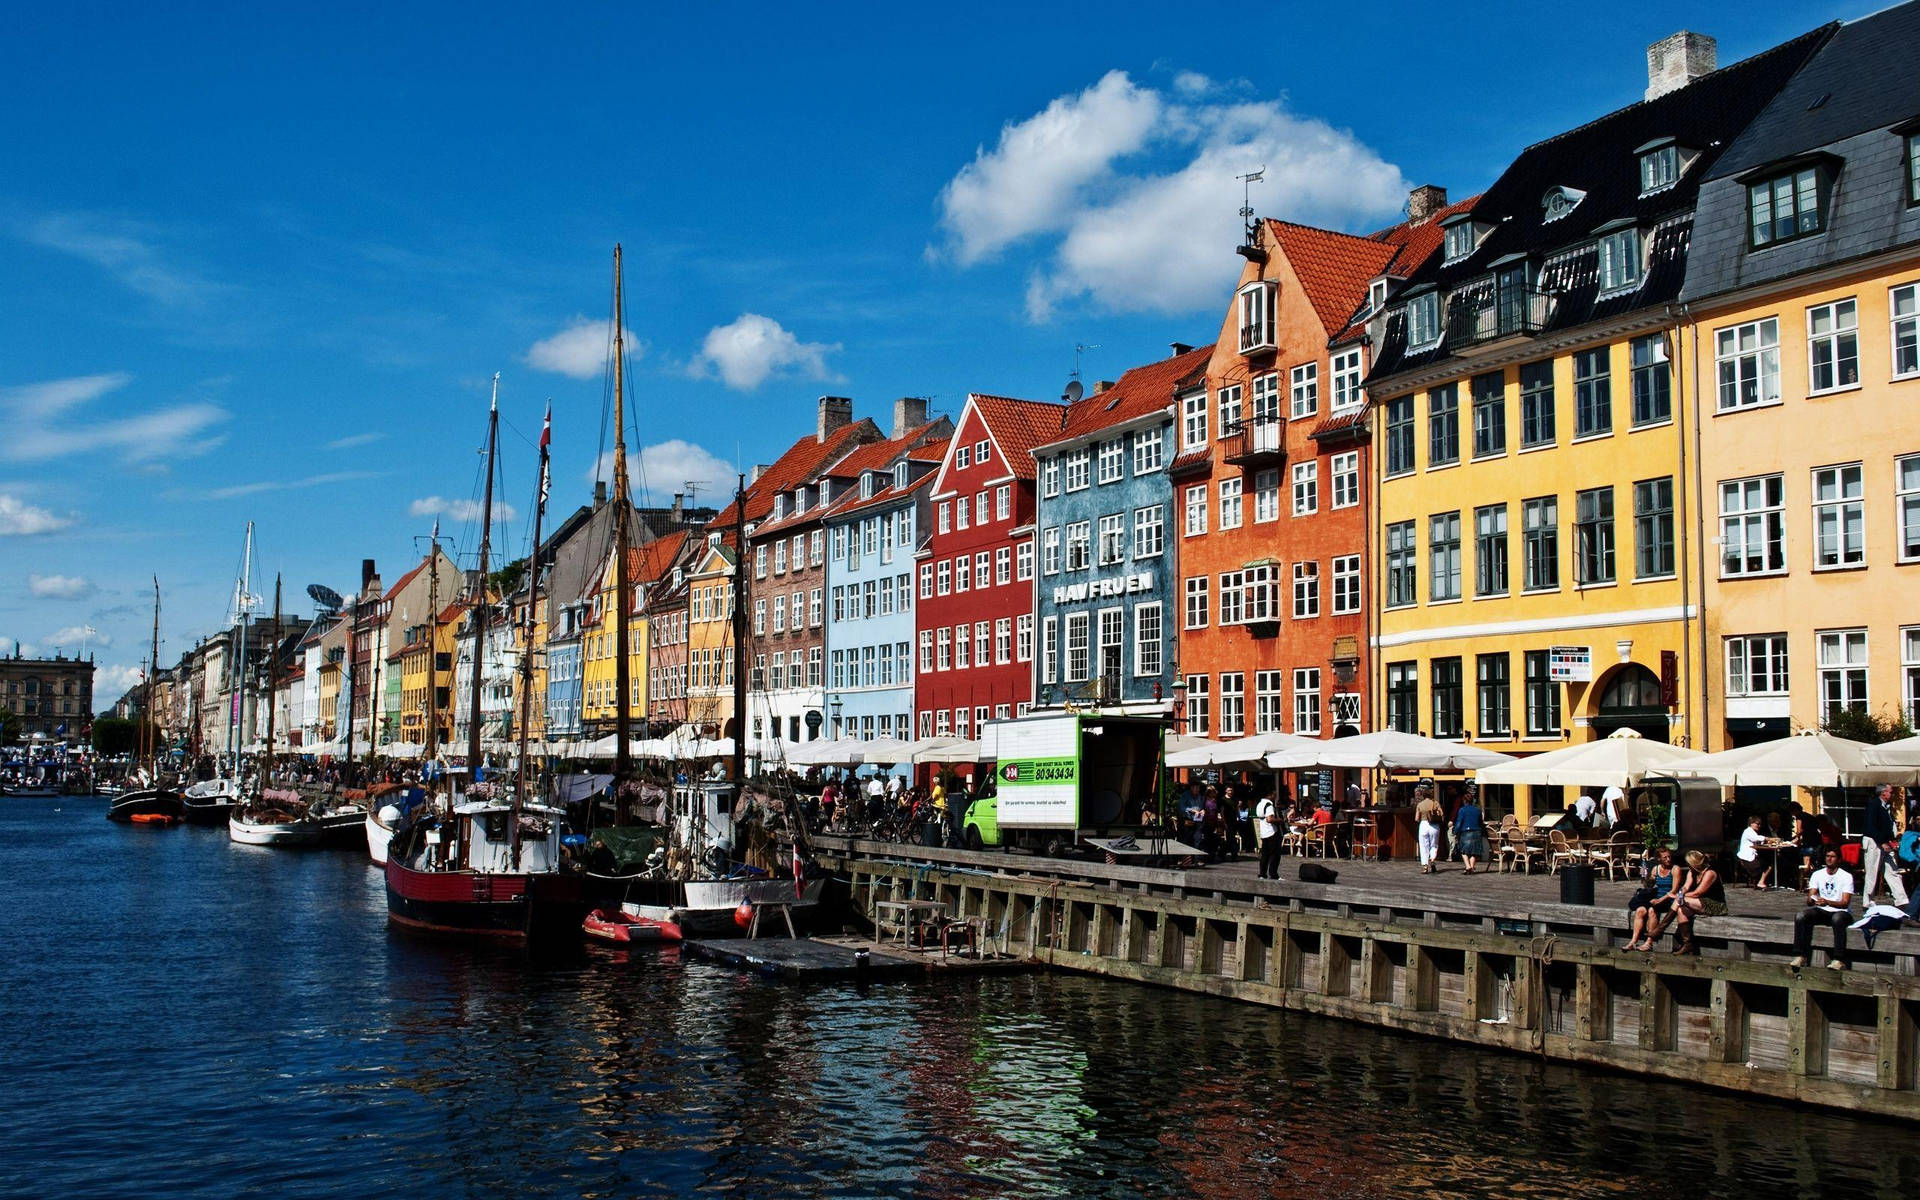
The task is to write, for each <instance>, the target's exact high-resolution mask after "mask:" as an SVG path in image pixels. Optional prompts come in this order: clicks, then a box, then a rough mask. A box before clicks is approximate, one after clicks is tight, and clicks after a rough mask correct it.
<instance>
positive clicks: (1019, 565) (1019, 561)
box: [1013, 537, 1033, 582]
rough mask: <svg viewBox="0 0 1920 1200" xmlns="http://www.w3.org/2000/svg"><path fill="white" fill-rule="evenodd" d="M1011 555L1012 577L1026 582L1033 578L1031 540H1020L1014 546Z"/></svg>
mask: <svg viewBox="0 0 1920 1200" xmlns="http://www.w3.org/2000/svg"><path fill="white" fill-rule="evenodd" d="M1013 549H1014V554H1013V577H1014V578H1015V579H1017V580H1021V581H1023V582H1024V581H1026V580H1029V579H1032V578H1033V539H1032V538H1030V537H1029V538H1022V539H1020V544H1019V545H1017V546H1015V547H1014V548H1013Z"/></svg>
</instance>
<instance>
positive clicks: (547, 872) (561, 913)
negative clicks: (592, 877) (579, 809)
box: [386, 802, 592, 943]
mask: <svg viewBox="0 0 1920 1200" xmlns="http://www.w3.org/2000/svg"><path fill="white" fill-rule="evenodd" d="M564 819H565V814H564V813H563V812H562V811H561V810H559V809H556V808H548V807H546V806H545V805H516V804H501V803H491V802H475V803H470V804H462V805H459V806H458V807H456V808H455V809H454V812H453V816H452V824H451V829H452V834H451V836H449V835H448V825H447V823H446V822H445V821H443V820H442V819H441V818H440V817H438V816H435V815H433V814H425V815H423V816H422V817H421V818H420V819H419V820H418V821H415V822H413V823H411V824H408V825H405V826H404V827H402V828H401V829H400V830H399V831H398V832H396V833H395V835H394V839H393V842H392V843H391V845H390V846H389V847H388V854H387V865H386V876H387V920H388V921H389V922H391V923H392V924H395V925H400V926H404V927H407V928H411V929H417V930H422V931H425V932H428V933H434V934H442V935H452V936H456V937H474V938H499V939H506V940H518V941H527V942H529V943H535V942H537V943H562V942H569V941H571V942H577V941H579V940H580V937H581V934H582V929H581V923H582V921H583V920H584V919H585V918H586V915H587V912H588V911H589V909H590V908H591V907H592V904H591V901H590V897H589V895H588V892H587V886H586V878H585V876H583V875H582V874H580V873H579V872H577V871H572V870H569V869H567V868H566V866H565V864H564V863H563V862H562V859H561V851H560V838H561V833H562V829H563V824H562V823H563V821H564Z"/></svg>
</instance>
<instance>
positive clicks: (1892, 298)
mask: <svg viewBox="0 0 1920 1200" xmlns="http://www.w3.org/2000/svg"><path fill="white" fill-rule="evenodd" d="M1887 311H1888V314H1889V315H1890V316H1891V318H1892V324H1893V328H1892V334H1893V375H1894V378H1895V379H1902V378H1905V377H1906V376H1909V375H1920V283H1909V284H1906V285H1905V286H1903V287H1897V288H1892V289H1889V290H1888V292H1887Z"/></svg>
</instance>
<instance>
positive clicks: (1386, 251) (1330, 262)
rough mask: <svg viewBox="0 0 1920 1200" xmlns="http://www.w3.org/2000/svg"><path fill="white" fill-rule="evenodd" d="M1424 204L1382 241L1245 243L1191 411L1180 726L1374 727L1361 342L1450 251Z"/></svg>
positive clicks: (1222, 733) (1181, 491)
mask: <svg viewBox="0 0 1920 1200" xmlns="http://www.w3.org/2000/svg"><path fill="white" fill-rule="evenodd" d="M1450 211H1452V210H1451V209H1449V208H1448V207H1447V205H1446V193H1445V192H1443V191H1441V190H1440V189H1438V188H1421V189H1419V190H1417V191H1416V192H1415V193H1414V195H1413V198H1412V201H1411V203H1410V204H1409V212H1410V214H1411V217H1410V219H1409V220H1408V221H1407V222H1405V223H1403V224H1400V225H1396V226H1394V227H1392V228H1390V229H1386V230H1382V231H1380V232H1379V233H1375V234H1373V235H1371V236H1366V237H1360V236H1355V235H1351V234H1344V233H1334V232H1330V231H1328V230H1324V229H1313V228H1309V227H1306V226H1302V225H1294V224H1290V223H1287V222H1283V221H1272V220H1268V221H1261V222H1259V223H1257V224H1256V225H1254V226H1253V227H1252V228H1251V229H1250V230H1249V237H1248V244H1247V245H1244V246H1242V247H1240V254H1241V255H1242V256H1243V257H1245V258H1246V260H1247V263H1246V266H1245V267H1244V268H1243V269H1242V271H1241V276H1240V283H1239V285H1238V286H1237V287H1236V288H1235V289H1234V296H1233V302H1232V304H1231V305H1230V306H1229V309H1228V312H1227V314H1226V319H1225V321H1224V322H1223V323H1222V326H1221V331H1220V337H1219V340H1218V342H1217V343H1216V345H1215V347H1214V351H1213V357H1212V359H1211V361H1210V362H1209V364H1208V367H1207V378H1206V387H1205V389H1204V390H1203V391H1194V392H1189V393H1186V394H1185V395H1183V396H1182V398H1181V400H1180V407H1181V410H1180V413H1179V419H1178V424H1177V429H1178V434H1177V436H1178V439H1179V440H1178V453H1177V455H1176V457H1175V458H1174V461H1173V465H1172V471H1171V477H1172V484H1173V501H1174V506H1173V525H1174V528H1175V530H1176V531H1177V533H1178V535H1179V537H1178V545H1179V548H1180V550H1179V563H1180V570H1179V573H1180V579H1179V582H1178V586H1177V589H1176V595H1175V597H1174V601H1175V604H1176V606H1177V607H1176V612H1177V621H1178V628H1179V630H1180V663H1179V671H1180V676H1181V682H1182V683H1183V684H1184V689H1185V696H1184V708H1183V711H1184V713H1185V716H1186V722H1185V724H1186V729H1187V732H1189V733H1194V734H1205V735H1207V736H1210V737H1214V738H1222V739H1225V738H1235V737H1241V736H1245V735H1248V734H1259V733H1273V732H1280V733H1295V734H1301V735H1304V736H1309V737H1332V736H1337V735H1341V734H1353V733H1359V732H1363V731H1365V730H1367V729H1371V728H1374V727H1376V726H1377V725H1378V724H1379V719H1378V714H1376V713H1375V712H1374V711H1373V706H1372V703H1371V698H1370V697H1369V696H1368V695H1367V688H1366V683H1367V679H1368V675H1367V671H1366V661H1365V658H1366V653H1367V645H1368V638H1369V636H1370V634H1371V633H1372V630H1371V629H1370V628H1369V620H1370V618H1369V613H1370V612H1371V611H1372V610H1373V609H1374V607H1375V605H1374V604H1373V598H1372V597H1371V596H1370V595H1369V594H1368V593H1369V582H1368V581H1369V572H1368V571H1367V569H1366V561H1367V556H1368V554H1369V553H1370V550H1371V547H1370V546H1369V545H1368V523H1367V518H1366V513H1367V503H1366V496H1365V489H1366V487H1367V480H1368V478H1369V474H1370V472H1369V468H1368V463H1367V454H1368V439H1367V419H1366V414H1367V407H1366V399H1365V396H1364V394H1363V393H1362V390H1361V387H1360V381H1361V380H1362V379H1364V378H1365V377H1366V373H1367V370H1368V367H1369V365H1370V364H1369V362H1368V361H1367V354H1368V351H1367V343H1366V338H1365V327H1366V322H1367V320H1368V318H1369V317H1370V316H1371V315H1372V314H1371V310H1372V308H1373V306H1375V305H1377V304H1378V303H1379V302H1380V300H1381V299H1383V298H1384V296H1385V294H1386V292H1387V291H1388V290H1389V287H1390V283H1391V281H1392V280H1394V279H1398V278H1401V277H1404V276H1405V275H1407V274H1408V273H1410V272H1411V271H1412V270H1413V269H1414V268H1415V267H1417V266H1419V265H1420V264H1421V263H1422V262H1424V261H1425V260H1426V259H1427V257H1428V256H1430V255H1431V254H1432V253H1433V252H1434V251H1435V250H1436V249H1437V248H1438V246H1439V244H1440V238H1441V231H1440V224H1439V222H1440V219H1441V218H1442V217H1444V216H1446V215H1447V214H1448V213H1449V212H1450Z"/></svg>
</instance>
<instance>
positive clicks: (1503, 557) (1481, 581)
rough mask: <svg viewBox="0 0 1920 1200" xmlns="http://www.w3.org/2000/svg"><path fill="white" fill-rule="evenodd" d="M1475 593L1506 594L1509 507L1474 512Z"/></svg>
mask: <svg viewBox="0 0 1920 1200" xmlns="http://www.w3.org/2000/svg"><path fill="white" fill-rule="evenodd" d="M1473 594H1474V595H1475V596H1504V595H1506V594H1507V506H1506V505H1504V504H1487V505H1483V506H1481V507H1479V508H1476V509H1474V510H1473Z"/></svg>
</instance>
